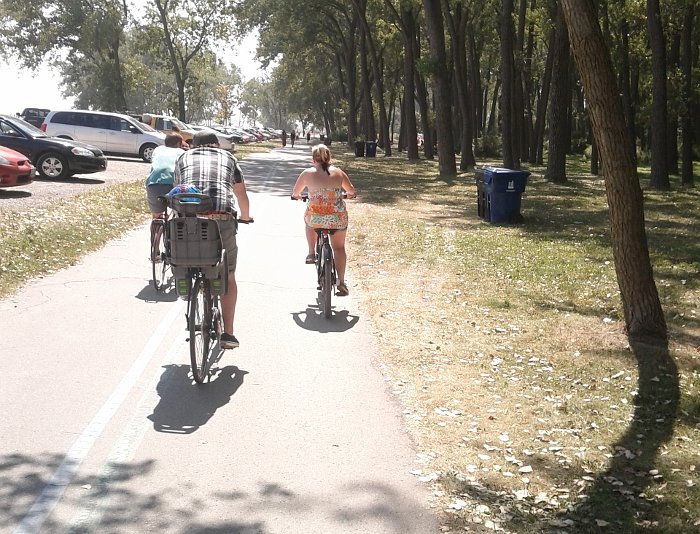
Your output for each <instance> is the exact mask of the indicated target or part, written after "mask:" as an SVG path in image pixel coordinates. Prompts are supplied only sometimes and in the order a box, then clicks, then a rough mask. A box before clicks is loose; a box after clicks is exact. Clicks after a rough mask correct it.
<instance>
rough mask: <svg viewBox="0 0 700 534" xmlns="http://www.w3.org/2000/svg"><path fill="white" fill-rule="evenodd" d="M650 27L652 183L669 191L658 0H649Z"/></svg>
mask: <svg viewBox="0 0 700 534" xmlns="http://www.w3.org/2000/svg"><path fill="white" fill-rule="evenodd" d="M647 28H648V33H649V47H650V48H651V79H652V84H651V128H650V135H651V186H652V187H653V188H655V189H659V190H662V191H667V190H669V189H670V188H671V184H670V182H669V180H668V164H667V161H668V148H667V146H668V142H667V136H668V111H667V98H668V97H667V94H666V43H665V39H664V31H663V26H662V23H661V9H660V8H659V0H647Z"/></svg>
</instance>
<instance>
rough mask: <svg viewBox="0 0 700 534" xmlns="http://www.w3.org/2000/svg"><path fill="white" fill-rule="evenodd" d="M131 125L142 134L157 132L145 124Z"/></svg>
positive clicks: (136, 122) (135, 122)
mask: <svg viewBox="0 0 700 534" xmlns="http://www.w3.org/2000/svg"><path fill="white" fill-rule="evenodd" d="M131 124H134V125H136V127H137V128H138V129H139V130H141V131H142V132H157V131H158V130H156V129H154V128H151V126H150V125H148V124H146V123H145V122H139V121H131Z"/></svg>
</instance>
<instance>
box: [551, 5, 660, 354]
mask: <svg viewBox="0 0 700 534" xmlns="http://www.w3.org/2000/svg"><path fill="white" fill-rule="evenodd" d="M561 6H562V9H563V12H564V16H565V18H566V23H567V26H568V30H569V36H570V40H571V48H572V50H573V53H574V58H575V60H576V63H577V65H578V71H579V74H580V76H581V81H582V83H583V87H584V90H585V92H586V97H587V101H588V103H589V112H590V118H591V123H592V125H593V135H594V136H595V138H596V142H597V144H598V149H599V150H600V159H601V164H602V168H603V175H604V178H605V190H606V193H607V198H608V205H609V206H610V238H611V242H612V248H613V257H614V260H615V272H616V274H617V282H618V286H619V287H620V295H621V298H622V306H623V310H624V317H625V325H626V327H627V333H628V336H629V337H630V339H631V340H645V339H650V340H651V341H663V342H666V341H667V331H666V320H665V318H664V314H663V310H662V308H661V302H660V301H659V295H658V292H657V290H656V284H655V283H654V275H653V271H652V267H651V260H650V259H649V249H648V246H647V238H646V230H645V226H644V197H643V195H642V190H641V187H640V185H639V179H638V177H637V168H636V165H635V162H634V158H633V157H632V151H631V150H630V146H631V143H630V141H629V138H628V136H629V130H628V129H627V127H626V125H625V118H624V115H623V112H622V102H621V100H620V96H619V93H618V89H617V84H616V82H615V74H614V72H613V66H612V61H611V59H610V55H609V51H608V49H607V47H606V45H605V42H604V40H603V35H602V33H601V31H600V27H599V26H598V20H597V18H596V15H595V8H594V6H593V2H592V0H561ZM621 141H622V142H621Z"/></svg>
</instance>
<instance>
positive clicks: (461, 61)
mask: <svg viewBox="0 0 700 534" xmlns="http://www.w3.org/2000/svg"><path fill="white" fill-rule="evenodd" d="M442 3H443V13H444V17H445V22H446V24H447V29H448V32H449V35H450V39H451V40H452V46H451V47H450V49H451V50H452V58H453V59H452V63H453V67H454V72H453V76H454V85H455V88H456V92H457V95H456V96H457V104H458V106H457V108H458V109H459V112H460V113H459V118H460V121H459V128H460V154H461V156H462V157H461V161H460V163H459V169H460V170H462V171H467V170H472V169H474V167H475V166H476V160H475V159H474V152H473V150H472V146H473V143H474V110H473V107H472V103H473V100H472V97H471V94H470V92H471V91H470V87H469V67H468V65H467V23H468V22H469V10H468V8H467V6H466V5H464V4H462V2H457V3H456V4H454V5H452V6H451V5H450V3H449V2H448V0H442Z"/></svg>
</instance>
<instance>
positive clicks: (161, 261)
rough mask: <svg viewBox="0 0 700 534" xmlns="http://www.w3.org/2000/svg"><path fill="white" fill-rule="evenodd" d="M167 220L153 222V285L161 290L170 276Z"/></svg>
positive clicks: (157, 289)
mask: <svg viewBox="0 0 700 534" xmlns="http://www.w3.org/2000/svg"><path fill="white" fill-rule="evenodd" d="M164 229H165V221H163V220H162V219H154V220H153V222H151V268H152V275H153V287H154V288H155V290H156V291H160V290H162V289H163V287H164V286H165V282H166V280H167V277H168V264H167V262H166V255H165V231H164Z"/></svg>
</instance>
